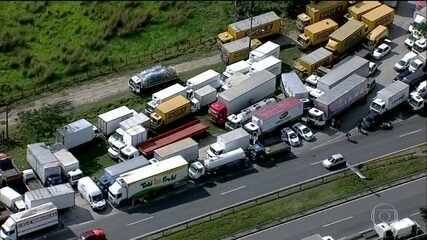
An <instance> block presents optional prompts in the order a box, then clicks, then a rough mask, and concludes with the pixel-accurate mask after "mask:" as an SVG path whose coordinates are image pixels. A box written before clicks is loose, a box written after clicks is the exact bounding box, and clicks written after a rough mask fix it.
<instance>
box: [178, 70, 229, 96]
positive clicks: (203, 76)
mask: <svg viewBox="0 0 427 240" xmlns="http://www.w3.org/2000/svg"><path fill="white" fill-rule="evenodd" d="M220 80H221V74H219V73H218V72H216V71H214V70H212V69H209V70H207V71H204V72H202V73H200V74H198V75H196V76H194V77H192V78H190V79H188V80H187V82H186V86H187V91H188V90H190V89H191V90H192V91H196V90H198V89H200V88H202V87H204V86H207V85H210V86H211V87H213V88H215V89H217V88H219V87H220Z"/></svg>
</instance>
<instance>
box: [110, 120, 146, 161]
mask: <svg viewBox="0 0 427 240" xmlns="http://www.w3.org/2000/svg"><path fill="white" fill-rule="evenodd" d="M147 135H148V133H147V129H146V128H144V127H143V126H141V125H135V126H133V127H131V128H128V129H126V130H124V129H122V128H118V129H117V130H116V131H115V133H114V134H113V135H111V136H110V137H109V138H108V144H109V145H110V147H109V148H108V155H110V157H111V158H113V159H118V158H119V159H122V158H121V157H123V156H121V152H122V150H123V149H124V148H125V147H127V146H133V147H135V146H138V145H139V144H141V143H143V142H145V140H147ZM122 160H123V159H122Z"/></svg>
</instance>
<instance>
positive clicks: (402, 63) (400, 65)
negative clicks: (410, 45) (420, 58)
mask: <svg viewBox="0 0 427 240" xmlns="http://www.w3.org/2000/svg"><path fill="white" fill-rule="evenodd" d="M416 56H417V54H416V53H414V52H408V53H407V54H405V56H403V58H402V59H400V60H399V62H397V63H396V64H395V65H394V70H396V71H398V72H401V71H403V70H405V69H407V68H408V65H409V62H410V61H411V60H412V59H414V58H415V57H416Z"/></svg>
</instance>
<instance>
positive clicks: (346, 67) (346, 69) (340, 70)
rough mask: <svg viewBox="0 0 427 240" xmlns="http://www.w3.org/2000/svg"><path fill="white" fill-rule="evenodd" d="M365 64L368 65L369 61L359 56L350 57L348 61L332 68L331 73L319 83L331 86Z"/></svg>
mask: <svg viewBox="0 0 427 240" xmlns="http://www.w3.org/2000/svg"><path fill="white" fill-rule="evenodd" d="M365 64H369V61H368V60H366V59H364V58H361V57H359V56H352V57H351V58H350V59H349V60H347V61H345V62H344V63H341V64H340V65H338V66H337V67H335V68H332V69H331V71H329V72H328V73H327V74H326V75H325V76H323V77H321V78H320V79H319V82H322V83H324V84H326V85H328V86H330V85H333V84H334V83H335V82H337V81H340V80H341V79H343V78H345V77H347V76H348V75H349V74H350V73H352V72H354V71H356V70H357V69H359V68H361V67H363V66H364V65H365Z"/></svg>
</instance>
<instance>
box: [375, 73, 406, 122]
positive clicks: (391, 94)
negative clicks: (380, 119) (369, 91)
mask: <svg viewBox="0 0 427 240" xmlns="http://www.w3.org/2000/svg"><path fill="white" fill-rule="evenodd" d="M408 98H409V85H408V84H406V83H404V82H402V81H395V82H393V83H392V84H390V85H388V86H387V87H385V88H383V89H381V90H380V91H378V92H377V96H376V97H375V99H374V100H373V101H372V103H371V105H370V107H369V109H370V110H371V111H373V112H376V113H378V114H384V113H386V112H388V111H390V110H392V109H393V108H395V107H396V106H398V105H400V104H401V103H403V102H405V101H407V100H408Z"/></svg>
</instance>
